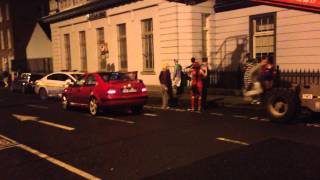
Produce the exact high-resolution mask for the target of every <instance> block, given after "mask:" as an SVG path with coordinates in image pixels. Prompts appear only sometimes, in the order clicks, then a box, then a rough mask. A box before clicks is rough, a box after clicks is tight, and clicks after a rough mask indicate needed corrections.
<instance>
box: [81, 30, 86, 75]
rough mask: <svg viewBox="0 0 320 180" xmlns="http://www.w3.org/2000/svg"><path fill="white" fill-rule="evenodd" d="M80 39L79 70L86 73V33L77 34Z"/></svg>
mask: <svg viewBox="0 0 320 180" xmlns="http://www.w3.org/2000/svg"><path fill="white" fill-rule="evenodd" d="M79 39H80V60H81V70H82V71H87V45H86V32H85V31H80V32H79Z"/></svg>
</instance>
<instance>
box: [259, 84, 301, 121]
mask: <svg viewBox="0 0 320 180" xmlns="http://www.w3.org/2000/svg"><path fill="white" fill-rule="evenodd" d="M264 102H265V110H266V113H267V115H268V116H269V118H270V119H271V121H273V122H279V123H282V122H288V121H291V120H293V119H294V117H295V115H296V114H297V113H298V112H299V106H300V102H299V98H298V95H297V94H296V93H295V92H294V91H292V90H290V89H273V90H271V91H269V92H268V93H267V94H266V97H265V101H264Z"/></svg>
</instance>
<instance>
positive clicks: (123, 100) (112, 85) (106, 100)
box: [62, 72, 148, 115]
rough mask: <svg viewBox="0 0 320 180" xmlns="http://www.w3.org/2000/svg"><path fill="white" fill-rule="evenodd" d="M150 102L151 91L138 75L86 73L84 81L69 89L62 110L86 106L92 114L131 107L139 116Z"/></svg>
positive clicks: (64, 95)
mask: <svg viewBox="0 0 320 180" xmlns="http://www.w3.org/2000/svg"><path fill="white" fill-rule="evenodd" d="M147 99H148V94H147V89H146V87H145V85H144V83H143V82H142V81H141V80H138V79H137V72H127V73H123V72H97V73H88V74H85V75H84V76H83V78H82V79H81V80H80V81H77V82H76V83H75V84H74V85H71V86H69V87H68V88H66V89H65V90H64V92H63V95H62V107H63V108H64V109H68V108H70V106H80V107H86V108H89V112H90V114H91V115H96V114H97V113H99V112H100V111H101V110H103V108H131V109H132V111H133V112H135V113H139V112H141V110H142V109H143V106H144V105H145V104H146V103H147Z"/></svg>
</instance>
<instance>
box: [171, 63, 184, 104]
mask: <svg viewBox="0 0 320 180" xmlns="http://www.w3.org/2000/svg"><path fill="white" fill-rule="evenodd" d="M181 77H182V66H181V65H180V64H179V62H178V59H174V72H173V90H174V93H173V94H174V96H175V98H178V95H179V93H180V92H179V89H180V86H181Z"/></svg>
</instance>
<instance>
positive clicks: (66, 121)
mask: <svg viewBox="0 0 320 180" xmlns="http://www.w3.org/2000/svg"><path fill="white" fill-rule="evenodd" d="M0 115H1V117H0V179H2V180H6V179H33V180H34V179H108V180H109V179H115V180H119V179H130V180H132V179H320V157H319V153H320V141H319V137H320V121H318V119H320V118H319V117H317V116H312V117H299V118H298V120H297V121H295V122H294V123H291V124H276V123H271V122H269V120H268V119H267V118H266V117H264V115H263V112H262V111H261V110H259V109H256V108H247V107H244V108H241V107H215V108H211V109H210V110H208V111H206V112H203V113H194V112H188V111H187V110H186V109H185V108H183V107H181V108H172V109H169V110H161V109H160V108H159V104H154V103H150V104H148V105H147V106H146V107H145V109H144V111H143V113H142V114H138V115H135V114H131V113H130V112H126V111H121V110H111V111H109V112H106V113H104V114H102V115H100V116H97V117H92V116H90V115H89V113H88V112H87V111H86V110H83V109H73V110H70V111H64V110H62V108H61V106H60V104H59V101H57V100H55V99H52V100H48V101H40V100H39V99H38V98H37V97H36V96H35V95H32V94H28V95H22V94H19V93H11V92H9V91H7V90H4V89H0Z"/></svg>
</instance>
